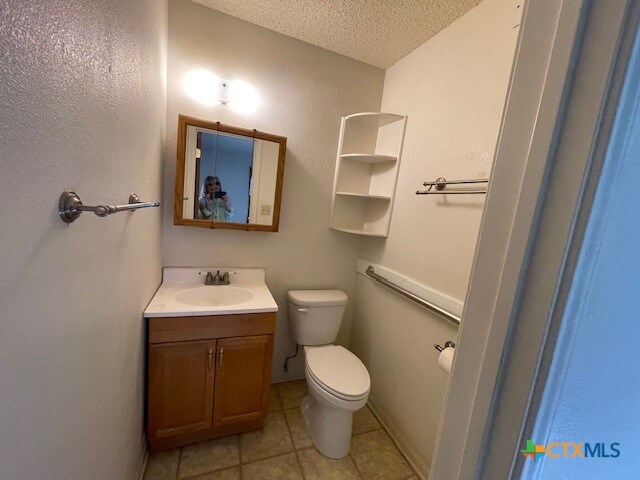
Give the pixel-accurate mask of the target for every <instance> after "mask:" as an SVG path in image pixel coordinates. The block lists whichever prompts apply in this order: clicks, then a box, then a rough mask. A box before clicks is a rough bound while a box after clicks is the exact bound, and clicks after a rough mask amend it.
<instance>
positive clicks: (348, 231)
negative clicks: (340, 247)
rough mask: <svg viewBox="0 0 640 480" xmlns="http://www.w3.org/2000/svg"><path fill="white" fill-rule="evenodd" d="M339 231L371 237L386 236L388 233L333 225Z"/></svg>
mask: <svg viewBox="0 0 640 480" xmlns="http://www.w3.org/2000/svg"><path fill="white" fill-rule="evenodd" d="M331 228H333V229H334V230H337V231H338V232H345V233H355V234H356V235H367V236H369V237H383V238H384V237H386V236H387V234H386V233H376V232H367V231H366V230H355V229H351V228H339V227H331Z"/></svg>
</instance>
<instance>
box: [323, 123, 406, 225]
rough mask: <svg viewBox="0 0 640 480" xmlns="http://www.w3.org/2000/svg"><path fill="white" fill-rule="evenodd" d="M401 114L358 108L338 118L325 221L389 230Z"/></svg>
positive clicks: (401, 135) (401, 133)
mask: <svg viewBox="0 0 640 480" xmlns="http://www.w3.org/2000/svg"><path fill="white" fill-rule="evenodd" d="M406 125H407V117H405V116H403V115H396V114H394V113H378V112H364V113H355V114H353V115H349V116H348V117H343V118H342V123H341V128H340V141H339V144H338V145H339V146H338V158H337V162H336V171H335V177H334V183H333V195H332V197H333V198H332V204H331V221H330V223H329V225H330V227H331V228H333V229H334V230H338V231H340V232H346V233H352V234H355V235H365V236H369V237H381V238H385V237H387V236H388V235H389V226H390V224H391V213H392V209H393V197H394V195H395V191H396V186H397V183H398V171H399V168H400V156H401V154H402V143H403V141H404V132H405V129H406Z"/></svg>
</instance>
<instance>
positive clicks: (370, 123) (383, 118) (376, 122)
mask: <svg viewBox="0 0 640 480" xmlns="http://www.w3.org/2000/svg"><path fill="white" fill-rule="evenodd" d="M402 119H404V116H402V115H397V114H395V113H379V112H364V113H354V114H353V115H349V116H348V117H345V120H347V121H348V122H352V123H357V124H359V125H362V126H365V127H374V128H380V127H384V126H385V125H389V124H390V123H393V122H397V121H398V120H402Z"/></svg>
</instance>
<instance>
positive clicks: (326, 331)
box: [287, 290, 349, 345]
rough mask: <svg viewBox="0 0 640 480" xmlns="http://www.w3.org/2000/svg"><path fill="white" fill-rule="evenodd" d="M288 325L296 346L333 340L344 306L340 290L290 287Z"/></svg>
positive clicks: (345, 301)
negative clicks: (293, 288)
mask: <svg viewBox="0 0 640 480" xmlns="http://www.w3.org/2000/svg"><path fill="white" fill-rule="evenodd" d="M287 298H288V300H289V324H290V326H291V333H292V335H293V339H294V341H295V342H296V343H297V344H298V345H327V344H330V343H333V342H335V340H336V338H337V337H338V331H339V330H340V325H341V324H342V315H343V314H344V309H345V308H346V306H347V300H348V299H349V298H348V297H347V294H346V293H344V292H343V291H341V290H290V291H289V292H288V293H287Z"/></svg>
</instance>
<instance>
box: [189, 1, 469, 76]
mask: <svg viewBox="0 0 640 480" xmlns="http://www.w3.org/2000/svg"><path fill="white" fill-rule="evenodd" d="M194 1H195V2H197V3H200V4H202V5H205V6H207V7H211V8H213V9H215V10H219V11H221V12H224V13H226V14H228V15H232V16H234V17H238V18H241V19H243V20H246V21H248V22H251V23H255V24H256V25H260V26H262V27H265V28H268V29H270V30H274V31H276V32H280V33H283V34H285V35H288V36H290V37H293V38H297V39H299V40H303V41H305V42H308V43H311V44H313V45H317V46H319V47H322V48H326V49H327V50H331V51H333V52H336V53H340V54H342V55H346V56H347V57H351V58H354V59H356V60H360V61H362V62H365V63H368V64H370V65H375V66H376V67H380V68H387V67H389V66H391V65H393V64H394V63H395V62H397V61H398V60H400V59H401V58H402V57H404V56H405V55H406V54H408V53H409V52H411V51H412V50H413V49H415V48H416V47H418V46H420V45H421V44H423V43H424V42H426V41H427V40H428V39H429V38H431V37H432V36H434V35H435V34H436V33H438V32H439V31H440V30H442V29H444V28H445V27H447V26H448V25H450V24H451V23H453V22H454V21H455V20H456V19H457V18H459V17H461V16H462V15H464V14H465V13H467V12H468V11H469V10H471V9H472V8H473V7H475V6H476V5H478V4H479V3H480V1H481V0H194Z"/></svg>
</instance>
